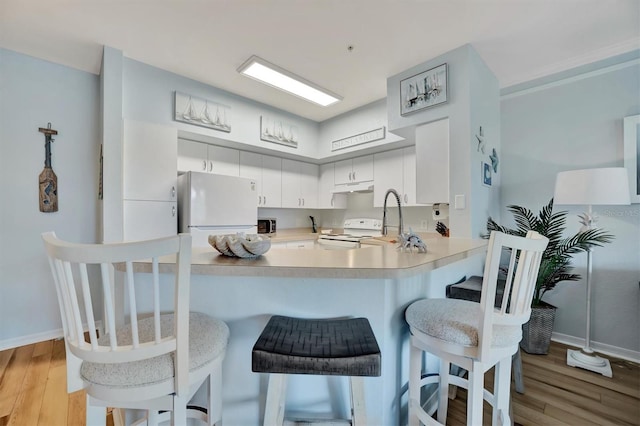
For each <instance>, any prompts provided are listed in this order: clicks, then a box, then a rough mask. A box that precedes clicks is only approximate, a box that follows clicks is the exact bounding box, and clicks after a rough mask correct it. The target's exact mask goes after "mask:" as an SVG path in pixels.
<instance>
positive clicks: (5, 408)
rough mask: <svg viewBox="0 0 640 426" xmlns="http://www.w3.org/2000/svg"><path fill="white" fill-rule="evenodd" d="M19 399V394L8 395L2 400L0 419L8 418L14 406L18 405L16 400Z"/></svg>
mask: <svg viewBox="0 0 640 426" xmlns="http://www.w3.org/2000/svg"><path fill="white" fill-rule="evenodd" d="M17 398H18V394H17V393H16V394H13V395H7V397H6V398H0V417H7V418H9V415H10V414H11V411H13V406H14V405H15V403H16V399H17Z"/></svg>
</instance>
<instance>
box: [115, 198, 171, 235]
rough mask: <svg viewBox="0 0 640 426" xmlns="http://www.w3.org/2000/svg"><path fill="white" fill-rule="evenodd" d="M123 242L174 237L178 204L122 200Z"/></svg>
mask: <svg viewBox="0 0 640 426" xmlns="http://www.w3.org/2000/svg"><path fill="white" fill-rule="evenodd" d="M123 209H124V220H123V225H124V240H125V241H138V240H148V239H152V238H160V237H167V236H170V235H176V233H177V232H178V203H177V202H175V201H146V200H124V202H123Z"/></svg>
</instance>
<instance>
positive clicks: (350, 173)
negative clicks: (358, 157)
mask: <svg viewBox="0 0 640 426" xmlns="http://www.w3.org/2000/svg"><path fill="white" fill-rule="evenodd" d="M352 174H353V173H352V172H349V180H350V181H351V180H353V179H351V175H352Z"/></svg>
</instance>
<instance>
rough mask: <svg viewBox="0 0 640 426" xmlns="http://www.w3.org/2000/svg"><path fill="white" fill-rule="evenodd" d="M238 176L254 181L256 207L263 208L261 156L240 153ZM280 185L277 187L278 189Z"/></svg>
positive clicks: (251, 153)
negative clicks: (256, 199) (256, 195)
mask: <svg viewBox="0 0 640 426" xmlns="http://www.w3.org/2000/svg"><path fill="white" fill-rule="evenodd" d="M240 176H242V177H246V178H251V179H254V180H255V181H256V193H257V194H258V207H263V201H262V155H261V154H256V153H253V152H247V151H240ZM279 187H280V185H278V188H279Z"/></svg>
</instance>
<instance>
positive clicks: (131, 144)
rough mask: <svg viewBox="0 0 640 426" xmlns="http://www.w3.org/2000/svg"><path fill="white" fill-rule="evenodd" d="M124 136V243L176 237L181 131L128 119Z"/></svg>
mask: <svg viewBox="0 0 640 426" xmlns="http://www.w3.org/2000/svg"><path fill="white" fill-rule="evenodd" d="M123 136H124V138H123V195H124V197H123V198H124V199H123V211H122V214H123V238H124V240H125V241H134V240H145V239H150V238H159V237H165V236H169V235H175V234H176V233H177V231H178V221H177V201H176V200H177V194H176V176H177V168H176V156H177V144H176V142H177V140H178V133H177V130H176V129H175V128H173V127H168V126H162V125H158V124H151V123H142V122H136V121H130V120H124V122H123Z"/></svg>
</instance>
